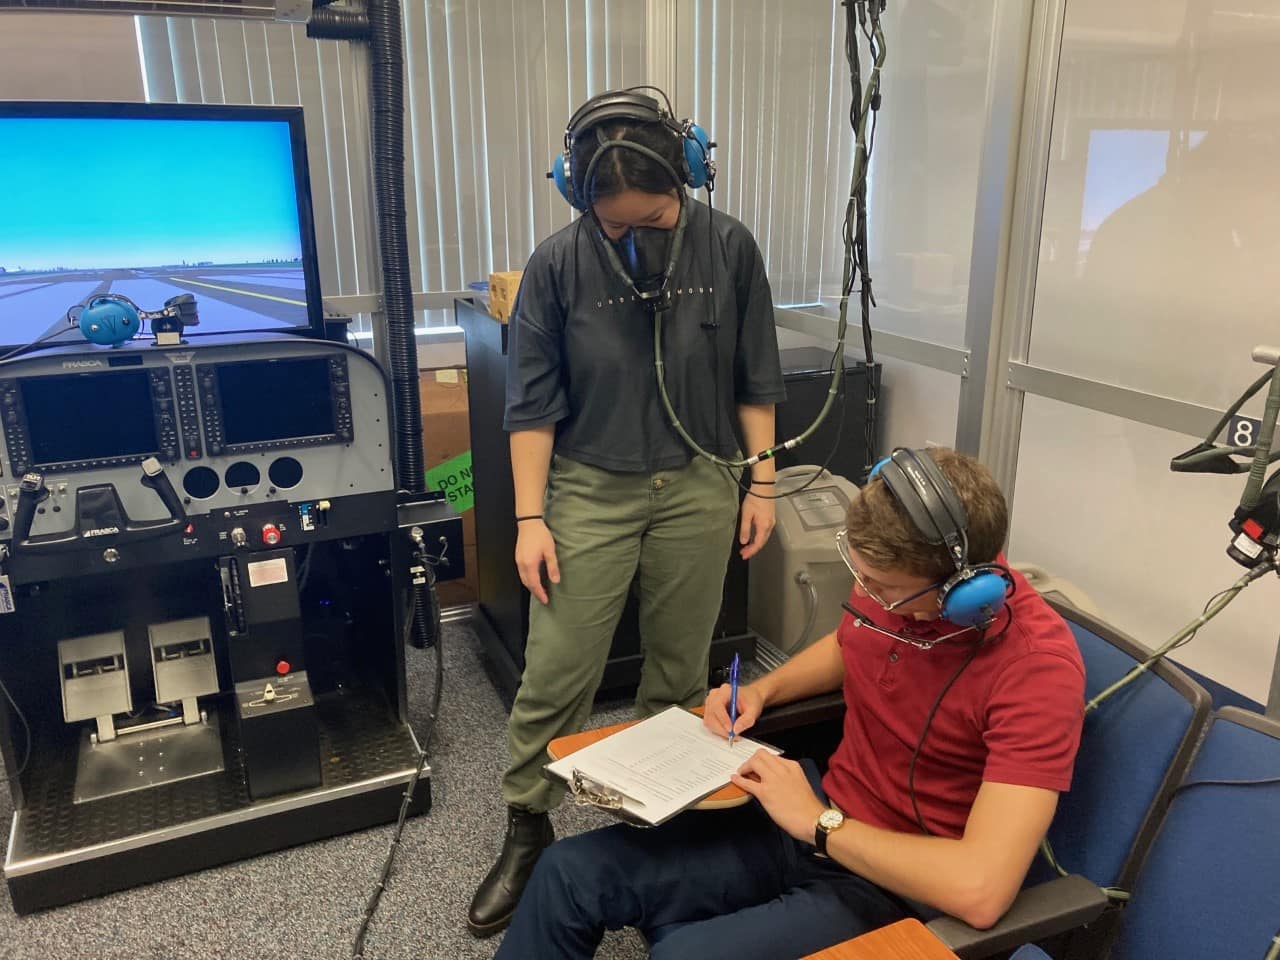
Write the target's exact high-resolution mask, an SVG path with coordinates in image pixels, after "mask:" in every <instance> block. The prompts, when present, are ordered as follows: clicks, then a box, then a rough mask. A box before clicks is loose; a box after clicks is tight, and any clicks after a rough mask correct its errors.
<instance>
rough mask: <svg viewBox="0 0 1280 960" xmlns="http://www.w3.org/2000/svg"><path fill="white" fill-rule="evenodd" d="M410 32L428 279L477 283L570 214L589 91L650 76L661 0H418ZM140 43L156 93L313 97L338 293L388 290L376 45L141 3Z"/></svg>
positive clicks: (407, 12) (413, 236) (411, 144)
mask: <svg viewBox="0 0 1280 960" xmlns="http://www.w3.org/2000/svg"><path fill="white" fill-rule="evenodd" d="M404 32H405V60H406V71H405V73H406V75H405V87H406V94H407V96H406V103H407V117H406V144H405V150H406V171H407V176H408V183H407V184H406V200H407V204H408V222H409V248H410V257H411V267H412V270H413V285H414V289H415V290H416V291H425V292H450V291H459V290H464V289H465V288H466V285H467V284H468V283H470V282H473V281H479V280H485V279H487V278H488V276H489V273H490V272H491V271H494V270H518V269H521V268H522V267H523V266H524V263H525V260H526V259H527V258H528V256H529V254H530V253H531V252H532V251H533V248H534V246H535V245H536V244H537V242H538V241H539V240H541V239H542V238H544V237H546V236H548V235H549V234H551V233H552V232H554V231H555V230H556V229H558V228H559V227H561V226H563V225H565V224H567V223H568V222H569V221H570V219H571V214H572V211H571V209H570V208H569V206H568V205H567V204H566V203H565V202H564V201H563V200H562V199H561V198H560V196H559V195H558V194H557V193H556V192H555V188H554V187H553V186H552V185H551V184H550V183H549V182H548V181H547V180H546V179H545V174H546V172H547V170H548V169H549V167H550V163H551V157H552V155H553V153H555V152H557V151H559V150H560V149H561V139H562V136H563V130H564V125H565V122H566V121H567V119H568V117H569V114H570V112H571V111H572V109H573V108H574V107H575V106H577V105H578V104H579V103H581V102H582V101H583V100H585V99H586V98H587V97H588V96H589V95H590V94H592V93H595V92H598V91H600V90H604V89H608V88H609V87H617V86H627V85H630V84H637V83H643V82H644V80H645V77H644V74H645V69H646V68H645V5H644V4H641V3H636V2H634V0H631V2H624V0H556V2H552V0H544V2H541V3H530V2H527V0H447V2H446V0H428V2H426V3H422V2H417V3H406V4H405V7H404ZM138 45H139V50H140V55H141V57H142V61H143V64H142V66H143V72H144V76H145V78H146V86H147V90H148V92H149V96H150V97H151V99H153V100H160V101H177V102H187V103H255V104H277V105H295V104H301V105H302V106H303V108H304V110H305V113H306V125H307V151H308V157H309V161H310V167H311V186H312V202H313V205H314V207H315V215H316V217H315V219H316V233H317V238H316V239H317V245H318V248H319V257H320V276H321V285H322V288H323V292H324V294H325V296H329V297H331V296H348V295H362V294H373V293H377V292H378V290H377V271H376V268H375V265H376V262H377V241H376V234H375V233H374V223H373V214H372V188H371V185H370V180H369V167H370V163H369V157H370V147H369V132H368V123H369V109H368V84H367V60H366V53H365V50H364V49H363V47H362V46H361V45H359V44H351V43H347V42H335V41H314V40H310V39H308V38H307V36H306V33H305V30H304V28H302V27H301V26H295V25H289V24H283V23H244V22H239V21H235V20H213V19H208V20H200V19H195V20H193V19H187V18H177V17H173V18H164V17H139V18H138ZM244 174H245V176H252V171H248V170H246V171H244ZM427 314H428V315H426V316H424V318H423V320H424V321H425V322H426V323H427V324H428V325H432V324H447V323H450V322H451V320H450V312H449V311H447V310H435V311H428V312H427ZM357 320H358V324H357V327H358V328H359V326H360V325H361V324H360V323H359V321H361V320H363V322H364V323H365V324H367V318H357Z"/></svg>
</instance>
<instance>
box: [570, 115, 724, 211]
mask: <svg viewBox="0 0 1280 960" xmlns="http://www.w3.org/2000/svg"><path fill="white" fill-rule="evenodd" d="M608 120H638V121H642V122H649V123H662V124H663V126H665V127H667V129H669V130H670V131H671V134H672V136H676V137H680V138H681V140H682V145H683V156H684V162H683V163H682V164H681V167H682V169H681V170H679V171H677V172H678V173H679V174H680V175H681V177H682V178H683V180H684V182H685V184H687V185H688V186H690V187H693V188H694V189H695V190H700V189H702V188H703V187H705V186H707V185H708V184H712V183H714V181H715V165H714V164H713V163H712V162H711V148H712V147H713V146H715V144H714V143H712V142H711V138H710V137H708V136H707V132H706V131H705V130H703V129H702V127H700V126H698V125H697V124H696V123H692V122H690V121H688V120H685V121H682V122H681V121H676V120H674V119H672V117H671V116H670V115H669V114H668V113H666V112H665V111H664V110H663V109H662V108H661V107H659V106H658V101H656V100H654V99H653V98H652V97H647V96H643V95H641V94H637V93H635V92H634V91H633V90H620V91H611V92H608V93H602V94H600V95H599V96H597V97H592V98H591V99H590V100H588V101H587V102H586V103H584V104H583V105H582V106H581V107H579V108H578V109H577V110H576V111H575V112H574V115H573V117H572V118H570V120H569V128H568V130H566V131H565V148H564V152H563V153H559V154H556V156H555V157H553V158H552V160H551V170H550V172H548V173H547V179H549V180H551V181H552V182H554V183H555V185H556V189H557V190H559V191H560V196H562V197H564V198H565V200H567V201H568V202H569V205H570V206H571V207H573V209H575V210H579V211H582V212H584V213H585V212H586V210H587V203H586V201H585V200H584V199H583V198H580V197H579V196H578V195H577V191H576V190H574V186H573V169H572V168H573V142H574V140H576V139H577V138H578V135H579V134H581V133H582V132H583V131H584V130H587V129H589V128H591V127H594V126H597V125H598V124H601V123H604V122H606V121H608Z"/></svg>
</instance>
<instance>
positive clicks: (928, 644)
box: [840, 601, 978, 650]
mask: <svg viewBox="0 0 1280 960" xmlns="http://www.w3.org/2000/svg"><path fill="white" fill-rule="evenodd" d="M840 606H842V607H843V608H844V610H845V612H846V613H848V614H849V616H851V617H853V622H854V623H856V624H857V625H858V626H860V627H865V628H866V629H868V630H871V631H873V632H875V633H878V634H880V635H881V636H883V637H888V638H889V639H890V640H901V641H902V642H903V643H909V644H911V646H913V647H916V648H917V649H920V650H932V649H933V648H934V647H936V646H937V645H938V644H940V643H946V642H947V641H948V640H954V639H955V638H956V637H959V636H963V635H964V634H966V633H970V632H971V631H973V630H977V629H978V628H977V627H961V628H960V629H959V630H952V631H951V632H950V633H944V634H943V635H942V636H940V637H929V638H928V639H925V638H924V637H913V636H911V635H910V634H905V633H894V632H893V631H892V630H886V629H885V628H884V627H878V626H876V625H875V624H874V623H872V622H871V621H870V620H868V619H867V618H866V617H864V616H863V615H862V614H860V613H859V612H858V611H857V610H856V609H855V608H854V607H853V605H852V604H850V603H848V602H847V601H846V602H845V603H842V604H840Z"/></svg>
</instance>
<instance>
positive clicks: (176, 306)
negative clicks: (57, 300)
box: [67, 293, 200, 347]
mask: <svg viewBox="0 0 1280 960" xmlns="http://www.w3.org/2000/svg"><path fill="white" fill-rule="evenodd" d="M67 320H68V321H69V322H70V323H74V324H77V325H78V326H79V327H80V332H81V333H82V334H84V338H85V339H86V340H88V341H89V342H90V343H97V344H101V345H102V346H111V347H114V346H119V345H120V344H122V343H124V342H125V341H126V340H129V339H131V338H133V337H135V336H137V334H138V331H139V330H141V329H142V321H143V320H150V321H151V323H152V328H153V330H154V331H155V332H157V333H159V332H160V331H162V330H168V329H176V330H177V331H178V333H179V334H181V332H182V327H184V326H195V325H196V324H197V323H199V322H200V320H199V315H198V314H197V312H196V298H195V297H194V296H193V295H192V294H189V293H180V294H178V295H177V296H173V297H170V298H169V299H168V300H166V301H165V302H164V306H163V307H162V308H161V309H159V310H143V309H142V308H141V307H139V306H138V305H137V304H136V303H134V302H133V301H132V300H130V299H129V298H128V297H126V296H125V295H124V294H122V293H97V294H94V295H92V296H90V297H89V298H88V299H87V300H85V301H84V303H82V304H76V305H75V306H73V307H72V308H71V309H70V310H68V311H67Z"/></svg>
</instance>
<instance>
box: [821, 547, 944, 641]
mask: <svg viewBox="0 0 1280 960" xmlns="http://www.w3.org/2000/svg"><path fill="white" fill-rule="evenodd" d="M836 549H837V550H838V551H839V552H840V559H841V560H843V561H844V565H845V566H846V567H848V568H849V572H850V573H852V574H853V579H854V580H855V581H857V583H858V586H859V587H860V588H861V589H862V592H863V593H865V594H866V595H867V596H868V597H870V598H871V599H872V600H874V601H875V602H876V603H878V604H880V606H882V607H884V608H885V609H886V610H896V609H897V608H898V607H901V606H903V605H904V604H908V603H910V602H911V601H912V600H917V599H919V598H920V597H923V596H924V595H925V594H926V593H928V592H929V591H930V590H937V589H938V588H939V587H940V586H942V585H943V584H944V583H946V581H945V580H939V581H937V582H936V583H931V584H929V585H928V586H927V587H921V588H920V589H919V590H917V591H916V592H915V593H913V594H910V595H909V596H906V597H902V598H901V599H899V600H894V601H893V602H892V603H890V602H889V601H888V600H885V599H883V598H882V597H881V596H880V594H878V593H876V592H875V591H874V590H872V589H871V587H870V586H868V585H867V581H866V580H864V579H863V578H862V574H860V573H859V572H858V567H857V565H856V564H855V563H854V562H853V552H852V548H851V547H850V546H849V535H848V532H847V531H845V530H843V529H842V530H839V531H837V533H836ZM894 636H896V634H894Z"/></svg>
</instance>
